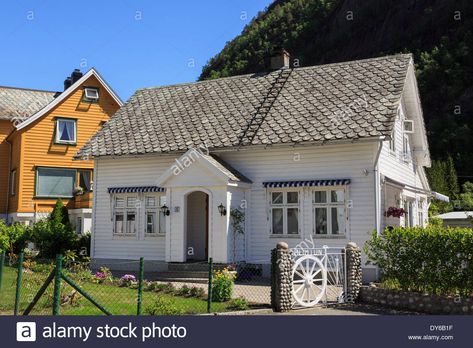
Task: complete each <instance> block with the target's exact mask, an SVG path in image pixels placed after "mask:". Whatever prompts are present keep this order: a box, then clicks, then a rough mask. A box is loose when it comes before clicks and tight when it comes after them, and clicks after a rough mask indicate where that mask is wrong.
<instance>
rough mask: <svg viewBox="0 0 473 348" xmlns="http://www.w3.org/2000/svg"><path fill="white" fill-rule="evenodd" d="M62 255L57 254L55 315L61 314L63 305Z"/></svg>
mask: <svg viewBox="0 0 473 348" xmlns="http://www.w3.org/2000/svg"><path fill="white" fill-rule="evenodd" d="M61 279H62V255H61V254H58V255H56V275H55V277H54V298H53V315H59V307H60V306H61Z"/></svg>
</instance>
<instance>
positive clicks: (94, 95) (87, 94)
mask: <svg viewBox="0 0 473 348" xmlns="http://www.w3.org/2000/svg"><path fill="white" fill-rule="evenodd" d="M84 98H85V99H86V100H88V101H97V100H99V90H98V88H93V87H86V88H84Z"/></svg>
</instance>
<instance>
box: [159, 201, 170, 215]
mask: <svg viewBox="0 0 473 348" xmlns="http://www.w3.org/2000/svg"><path fill="white" fill-rule="evenodd" d="M161 213H163V214H164V215H166V216H169V214H170V211H169V208H168V207H167V205H166V204H164V205H163V206H162V207H161Z"/></svg>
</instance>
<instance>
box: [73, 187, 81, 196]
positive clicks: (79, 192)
mask: <svg viewBox="0 0 473 348" xmlns="http://www.w3.org/2000/svg"><path fill="white" fill-rule="evenodd" d="M72 193H73V194H74V196H82V195H83V194H84V189H83V188H82V187H80V186H77V187H76V188H75V189H74V191H72Z"/></svg>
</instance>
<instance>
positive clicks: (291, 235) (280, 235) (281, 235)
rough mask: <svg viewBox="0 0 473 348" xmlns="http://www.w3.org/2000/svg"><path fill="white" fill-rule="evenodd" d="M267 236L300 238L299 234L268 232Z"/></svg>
mask: <svg viewBox="0 0 473 348" xmlns="http://www.w3.org/2000/svg"><path fill="white" fill-rule="evenodd" d="M269 238H279V239H281V238H301V235H300V234H270V235H269Z"/></svg>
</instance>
